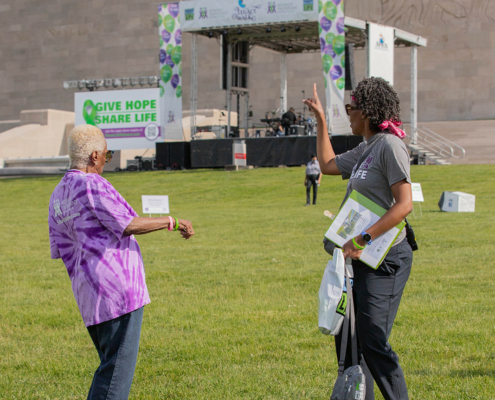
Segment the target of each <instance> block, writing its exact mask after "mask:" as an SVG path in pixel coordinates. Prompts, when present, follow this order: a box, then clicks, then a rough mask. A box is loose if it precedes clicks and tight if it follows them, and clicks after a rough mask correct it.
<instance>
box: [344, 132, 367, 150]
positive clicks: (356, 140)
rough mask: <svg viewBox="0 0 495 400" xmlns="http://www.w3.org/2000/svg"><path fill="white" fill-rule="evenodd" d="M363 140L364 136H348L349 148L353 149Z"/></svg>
mask: <svg viewBox="0 0 495 400" xmlns="http://www.w3.org/2000/svg"><path fill="white" fill-rule="evenodd" d="M362 141H363V137H362V136H356V135H349V136H347V150H352V149H353V148H355V147H358V146H359V143H361V142H362Z"/></svg>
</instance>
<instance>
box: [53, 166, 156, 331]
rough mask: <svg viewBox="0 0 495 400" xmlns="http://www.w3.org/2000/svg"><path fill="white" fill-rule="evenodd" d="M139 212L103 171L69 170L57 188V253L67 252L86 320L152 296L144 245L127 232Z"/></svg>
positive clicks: (58, 255) (66, 259) (133, 306)
mask: <svg viewBox="0 0 495 400" xmlns="http://www.w3.org/2000/svg"><path fill="white" fill-rule="evenodd" d="M137 216H138V215H137V214H136V212H135V211H134V210H133V209H132V207H131V206H130V205H129V204H128V203H127V202H126V201H125V200H124V198H123V197H122V196H121V195H120V194H119V193H118V192H117V191H116V190H115V189H114V187H113V186H112V185H111V184H110V182H108V181H107V180H106V179H104V178H102V177H101V176H99V175H98V174H86V173H84V172H81V171H78V170H69V171H67V173H66V174H65V176H64V177H63V178H62V180H61V181H60V183H59V184H58V185H57V187H56V188H55V190H54V191H53V193H52V197H51V199H50V207H49V212H48V227H49V231H50V250H51V256H52V258H53V259H55V258H62V260H63V262H64V264H65V266H66V268H67V272H68V273H69V277H70V280H71V281H72V291H73V292H74V297H75V298H76V302H77V305H78V306H79V311H80V312H81V316H82V318H83V321H84V324H85V325H86V326H90V325H96V324H99V323H101V322H105V321H108V320H111V319H114V318H117V317H120V316H121V315H124V314H127V313H129V312H131V311H134V310H137V309H138V308H140V307H142V306H144V305H145V304H148V303H149V302H150V298H149V295H148V288H147V287H146V281H145V276H144V266H143V259H142V257H141V252H140V250H139V245H138V243H137V241H136V239H135V238H134V236H132V235H131V236H126V235H124V230H125V229H126V228H127V226H128V225H129V224H130V222H131V221H132V219H133V218H134V217H137Z"/></svg>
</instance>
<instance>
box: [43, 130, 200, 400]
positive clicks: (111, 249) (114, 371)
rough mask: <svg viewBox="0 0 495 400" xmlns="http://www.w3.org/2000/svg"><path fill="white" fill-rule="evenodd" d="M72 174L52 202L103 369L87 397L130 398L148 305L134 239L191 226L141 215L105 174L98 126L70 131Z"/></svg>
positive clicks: (53, 229)
mask: <svg viewBox="0 0 495 400" xmlns="http://www.w3.org/2000/svg"><path fill="white" fill-rule="evenodd" d="M69 156H70V160H71V167H70V168H71V169H70V170H69V171H67V173H66V174H65V176H64V177H63V178H62V180H61V181H60V183H59V184H58V186H57V187H56V188H55V190H54V191H53V194H52V197H51V199H50V207H49V217H48V225H49V231H50V249H51V256H52V258H54V259H55V258H62V260H63V262H64V264H65V266H66V268H67V272H68V273H69V277H70V279H71V281H72V290H73V292H74V296H75V298H76V301H77V305H78V306H79V310H80V312H81V315H82V318H83V320H84V323H85V325H86V327H87V329H88V331H89V334H90V336H91V339H92V340H93V342H94V344H95V346H96V350H97V351H98V355H99V357H100V360H101V364H100V366H99V367H98V369H97V370H96V372H95V375H94V378H93V383H92V385H91V389H90V391H89V396H88V399H100V398H105V399H119V400H120V399H126V398H128V396H129V391H130V388H131V384H132V378H133V375H134V369H135V366H136V359H137V353H138V347H139V337H140V332H141V322H142V318H143V306H144V305H145V304H148V303H149V302H150V298H149V295H148V289H147V287H146V281H145V276H144V267H143V260H142V257H141V252H140V250H139V245H138V243H137V241H136V239H135V237H134V236H133V235H139V234H144V233H149V232H153V231H157V230H160V229H168V230H169V231H176V230H178V231H179V232H180V233H181V235H182V237H183V238H184V239H189V238H190V237H191V236H193V235H194V230H193V227H192V225H191V223H190V222H189V221H186V220H181V219H177V218H172V217H163V218H142V217H138V215H137V214H136V212H135V211H134V210H133V209H132V207H131V206H130V205H129V204H128V203H127V202H126V201H125V200H124V198H123V197H122V196H121V195H120V194H119V193H118V192H117V191H116V190H115V189H114V188H113V186H112V185H111V184H110V183H109V182H108V181H107V180H106V179H104V178H102V177H101V173H102V172H103V167H104V166H105V162H108V161H110V159H111V157H112V152H109V151H107V144H106V141H105V138H104V136H103V133H102V132H101V130H100V129H98V128H97V127H95V126H92V125H80V126H77V127H75V128H74V129H73V130H72V131H71V132H70V134H69Z"/></svg>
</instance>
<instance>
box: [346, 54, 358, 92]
mask: <svg viewBox="0 0 495 400" xmlns="http://www.w3.org/2000/svg"><path fill="white" fill-rule="evenodd" d="M355 88H356V75H355V74H354V45H353V44H346V45H345V90H354V89H355Z"/></svg>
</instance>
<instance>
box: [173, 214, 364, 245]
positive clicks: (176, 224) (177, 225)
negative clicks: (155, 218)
mask: <svg viewBox="0 0 495 400" xmlns="http://www.w3.org/2000/svg"><path fill="white" fill-rule="evenodd" d="M174 219H175V228H174V231H176V230H177V229H179V220H178V219H177V218H175V217H174ZM363 248H364V247H363Z"/></svg>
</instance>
